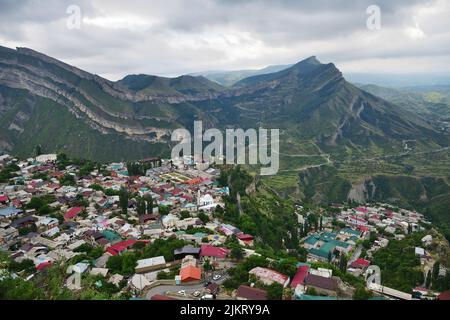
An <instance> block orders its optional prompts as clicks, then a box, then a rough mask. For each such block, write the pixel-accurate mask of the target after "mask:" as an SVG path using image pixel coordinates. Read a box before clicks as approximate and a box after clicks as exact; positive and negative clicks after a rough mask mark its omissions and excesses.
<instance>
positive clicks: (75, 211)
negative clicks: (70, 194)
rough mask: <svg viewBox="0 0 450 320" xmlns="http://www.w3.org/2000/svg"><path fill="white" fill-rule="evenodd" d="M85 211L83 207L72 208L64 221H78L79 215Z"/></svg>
mask: <svg viewBox="0 0 450 320" xmlns="http://www.w3.org/2000/svg"><path fill="white" fill-rule="evenodd" d="M83 210H84V208H83V207H74V208H70V209H69V210H68V211H67V212H66V214H65V215H64V220H65V221H70V220H76V218H77V216H78V214H80V213H81V212H82V211H83Z"/></svg>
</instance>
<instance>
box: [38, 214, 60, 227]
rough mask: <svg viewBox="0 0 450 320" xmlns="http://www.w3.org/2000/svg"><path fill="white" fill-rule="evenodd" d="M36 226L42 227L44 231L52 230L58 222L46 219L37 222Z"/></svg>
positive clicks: (49, 218)
mask: <svg viewBox="0 0 450 320" xmlns="http://www.w3.org/2000/svg"><path fill="white" fill-rule="evenodd" d="M36 225H37V226H38V227H42V228H44V229H45V230H49V229H53V228H54V227H57V226H58V225H59V221H58V219H56V218H51V217H47V218H44V219H41V220H39V221H38V222H37V223H36Z"/></svg>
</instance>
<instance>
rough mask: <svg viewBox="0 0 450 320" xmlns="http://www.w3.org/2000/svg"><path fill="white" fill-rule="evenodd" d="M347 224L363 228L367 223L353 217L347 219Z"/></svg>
mask: <svg viewBox="0 0 450 320" xmlns="http://www.w3.org/2000/svg"><path fill="white" fill-rule="evenodd" d="M348 222H349V223H351V224H354V225H356V226H365V225H367V221H366V220H364V219H361V218H358V217H355V216H351V217H349V218H348Z"/></svg>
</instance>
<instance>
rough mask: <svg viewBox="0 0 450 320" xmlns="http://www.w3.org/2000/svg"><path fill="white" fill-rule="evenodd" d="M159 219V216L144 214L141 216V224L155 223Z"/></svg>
mask: <svg viewBox="0 0 450 320" xmlns="http://www.w3.org/2000/svg"><path fill="white" fill-rule="evenodd" d="M157 219H158V216H157V215H155V214H143V215H141V216H139V224H147V223H149V222H152V221H155V220H157Z"/></svg>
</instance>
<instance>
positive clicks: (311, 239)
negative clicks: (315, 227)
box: [305, 235, 319, 246]
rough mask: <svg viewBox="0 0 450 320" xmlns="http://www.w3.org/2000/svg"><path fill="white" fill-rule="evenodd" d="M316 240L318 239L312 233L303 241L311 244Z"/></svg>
mask: <svg viewBox="0 0 450 320" xmlns="http://www.w3.org/2000/svg"><path fill="white" fill-rule="evenodd" d="M317 241H319V239H318V238H317V237H316V236H314V235H312V236H309V237H308V238H306V240H305V243H306V244H310V245H312V246H313V245H315V244H316V243H317Z"/></svg>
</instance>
